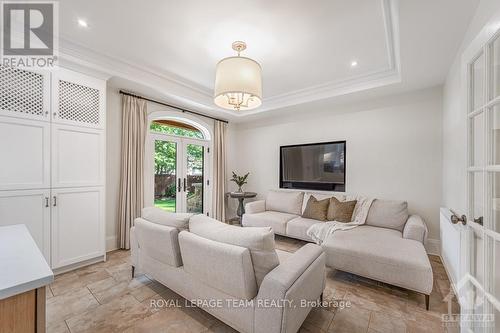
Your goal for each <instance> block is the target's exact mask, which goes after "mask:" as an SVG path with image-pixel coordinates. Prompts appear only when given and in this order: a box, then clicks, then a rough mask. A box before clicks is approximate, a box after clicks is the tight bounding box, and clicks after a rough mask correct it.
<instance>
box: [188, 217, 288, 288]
mask: <svg viewBox="0 0 500 333" xmlns="http://www.w3.org/2000/svg"><path fill="white" fill-rule="evenodd" d="M255 215H258V214H255ZM189 230H190V231H191V232H192V233H194V234H196V235H198V236H201V237H204V238H207V239H211V240H213V241H217V242H221V243H226V244H232V245H238V246H241V247H245V248H247V249H249V250H250V255H251V257H252V262H253V269H254V271H255V279H256V281H257V284H258V285H259V286H260V283H261V282H262V280H263V279H264V277H265V276H266V275H267V273H269V272H270V271H271V270H273V269H274V268H275V267H276V266H278V265H279V259H278V255H277V254H276V251H275V249H274V247H275V244H274V233H273V231H272V229H271V228H269V227H263V228H240V227H237V226H232V225H228V224H225V223H222V222H219V221H217V220H214V219H212V218H210V217H208V216H205V215H203V214H200V215H195V216H193V217H192V218H191V219H190V220H189Z"/></svg>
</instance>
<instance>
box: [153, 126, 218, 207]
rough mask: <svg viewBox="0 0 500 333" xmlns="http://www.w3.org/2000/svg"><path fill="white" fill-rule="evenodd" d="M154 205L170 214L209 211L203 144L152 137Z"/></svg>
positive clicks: (173, 138) (165, 136) (205, 152)
mask: <svg viewBox="0 0 500 333" xmlns="http://www.w3.org/2000/svg"><path fill="white" fill-rule="evenodd" d="M151 139H152V140H151V141H152V144H153V147H152V150H151V151H152V152H153V155H154V156H153V158H154V162H153V163H152V165H153V166H154V180H153V191H154V205H155V206H156V207H159V208H162V209H164V210H166V211H169V212H185V213H198V214H203V213H205V212H206V211H207V204H206V201H207V200H206V198H207V191H206V187H207V185H208V181H207V177H206V175H207V174H208V173H207V158H206V154H207V149H208V143H207V142H206V141H203V140H197V139H191V138H182V137H177V136H172V135H166V134H160V133H155V134H151Z"/></svg>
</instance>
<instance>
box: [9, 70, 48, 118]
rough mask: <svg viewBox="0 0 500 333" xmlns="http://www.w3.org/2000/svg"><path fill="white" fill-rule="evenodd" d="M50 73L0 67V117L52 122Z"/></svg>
mask: <svg viewBox="0 0 500 333" xmlns="http://www.w3.org/2000/svg"><path fill="white" fill-rule="evenodd" d="M49 109H50V72H48V71H32V70H29V71H28V70H24V69H17V68H12V67H8V66H1V65H0V115H1V116H11V117H17V118H28V119H34V120H42V121H50V115H49Z"/></svg>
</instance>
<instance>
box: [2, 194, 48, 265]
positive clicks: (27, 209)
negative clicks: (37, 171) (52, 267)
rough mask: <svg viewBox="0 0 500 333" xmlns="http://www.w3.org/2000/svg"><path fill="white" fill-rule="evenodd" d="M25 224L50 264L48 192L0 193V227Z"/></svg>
mask: <svg viewBox="0 0 500 333" xmlns="http://www.w3.org/2000/svg"><path fill="white" fill-rule="evenodd" d="M11 224H25V225H26V227H27V228H28V230H29V232H30V234H31V236H32V237H33V239H34V240H35V242H36V244H37V245H38V248H39V249H40V251H41V252H42V253H43V255H44V256H45V259H46V260H47V262H48V263H49V264H50V190H48V189H43V190H22V191H0V226H5V225H11Z"/></svg>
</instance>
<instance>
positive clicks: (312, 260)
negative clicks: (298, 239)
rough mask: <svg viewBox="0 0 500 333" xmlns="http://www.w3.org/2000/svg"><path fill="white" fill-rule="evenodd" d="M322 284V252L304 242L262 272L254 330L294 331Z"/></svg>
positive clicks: (301, 321)
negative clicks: (271, 267) (296, 249)
mask: <svg viewBox="0 0 500 333" xmlns="http://www.w3.org/2000/svg"><path fill="white" fill-rule="evenodd" d="M324 287H325V254H324V253H323V250H322V248H321V247H320V246H318V245H315V244H307V245H305V246H303V247H302V248H301V249H299V250H298V251H296V252H295V253H294V254H293V255H291V256H290V258H288V259H287V260H286V261H284V262H283V263H281V264H280V265H279V266H277V267H276V268H275V269H273V270H272V271H271V272H269V273H268V274H267V275H266V276H265V278H264V280H263V281H262V284H261V286H260V289H259V292H258V294H257V296H256V298H255V300H254V301H255V319H254V320H255V325H254V332H255V333H264V332H269V333H284V332H297V331H298V329H299V328H300V326H301V325H302V323H303V322H304V320H305V318H306V317H307V315H308V314H309V312H310V311H311V309H312V308H313V307H314V306H315V305H317V300H318V299H319V297H320V295H321V294H322V293H323V289H324Z"/></svg>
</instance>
